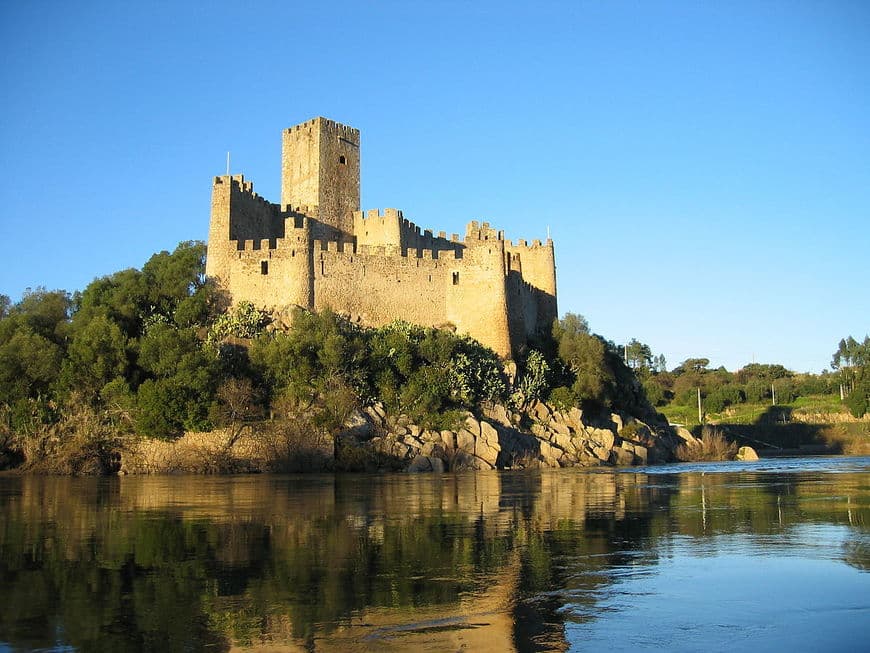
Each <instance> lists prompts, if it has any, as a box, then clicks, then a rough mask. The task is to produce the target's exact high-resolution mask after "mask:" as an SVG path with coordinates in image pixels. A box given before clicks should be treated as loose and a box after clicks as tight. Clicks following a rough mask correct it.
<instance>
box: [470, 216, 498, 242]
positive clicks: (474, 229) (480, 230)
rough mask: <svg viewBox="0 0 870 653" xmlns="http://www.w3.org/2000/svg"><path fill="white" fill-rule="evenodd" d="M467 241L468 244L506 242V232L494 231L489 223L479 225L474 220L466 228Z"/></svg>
mask: <svg viewBox="0 0 870 653" xmlns="http://www.w3.org/2000/svg"><path fill="white" fill-rule="evenodd" d="M465 240H466V242H469V241H472V242H473V241H482V240H487V241H488V240H504V231H500V230H497V229H493V228H492V227H490V226H489V223H488V222H484V223H482V224H479V223H478V222H477V220H472V221H471V222H469V223H468V225H467V226H466V227H465Z"/></svg>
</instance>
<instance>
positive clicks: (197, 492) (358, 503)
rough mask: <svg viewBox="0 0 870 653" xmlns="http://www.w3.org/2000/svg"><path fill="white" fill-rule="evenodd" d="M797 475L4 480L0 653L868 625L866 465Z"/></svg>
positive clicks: (481, 645) (505, 640)
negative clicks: (775, 623) (797, 618)
mask: <svg viewBox="0 0 870 653" xmlns="http://www.w3.org/2000/svg"><path fill="white" fill-rule="evenodd" d="M841 460H842V459H841ZM791 465H792V463H788V464H787V465H786V467H783V468H773V469H771V468H762V467H761V466H756V467H754V468H753V467H742V468H734V467H731V468H730V469H732V470H733V469H739V471H725V472H723V471H721V470H722V469H727V468H717V467H708V468H703V469H694V471H691V469H692V468H689V469H690V471H688V472H686V471H683V469H686V468H685V467H683V468H675V469H671V470H669V469H668V468H659V469H655V470H649V472H650V473H646V472H588V471H586V472H584V471H568V470H562V471H558V470H557V471H543V472H537V473H496V472H491V473H488V472H484V473H474V474H462V475H444V476H440V477H439V476H435V477H433V476H426V475H417V476H412V475H396V476H356V475H355V476H316V477H312V476H304V477H292V476H245V477H216V478H202V477H156V478H147V477H145V478H138V477H127V478H120V479H118V478H112V479H67V478H40V477H23V478H22V477H4V478H0V515H2V523H0V584H2V588H3V594H4V602H3V605H2V607H0V649H2V648H4V647H6V648H14V649H18V648H20V649H34V648H52V647H57V648H62V647H63V646H65V645H68V646H72V647H74V648H76V649H82V650H107V651H124V650H158V649H159V650H200V649H204V648H207V649H208V650H217V651H229V650H257V649H260V650H282V651H296V650H299V651H303V650H304V651H315V650H316V651H348V650H350V651H352V650H371V649H373V648H377V649H379V650H382V651H400V650H401V651H404V650H431V651H443V650H459V649H460V648H464V649H465V650H473V651H476V650H499V651H511V650H515V651H562V650H569V649H572V650H573V649H576V648H579V647H580V646H581V644H582V645H583V646H584V647H585V646H586V645H587V644H589V643H591V642H595V641H600V642H602V643H605V642H606V643H607V646H608V647H609V648H610V649H613V648H620V647H622V648H626V649H627V648H633V649H637V648H651V649H652V648H662V647H664V648H672V649H673V648H675V647H676V644H677V643H678V642H685V636H686V634H687V633H688V634H691V636H692V637H693V638H694V639H693V640H690V642H694V644H697V645H700V643H702V642H703V644H704V646H705V647H712V648H719V647H723V646H724V644H726V643H729V642H730V643H731V644H733V642H734V633H733V632H731V631H730V630H729V629H730V628H731V627H732V626H733V625H734V624H739V623H741V622H742V623H745V620H746V619H747V616H746V615H752V616H753V617H755V616H759V615H760V618H762V619H763V618H764V615H765V611H767V612H770V610H771V609H773V608H772V606H766V605H765V604H766V603H769V602H771V601H778V602H779V604H780V605H781V604H783V603H784V602H785V603H787V601H785V598H788V597H790V596H792V595H793V594H794V593H795V592H797V593H798V594H799V595H800V599H801V601H802V603H801V606H802V607H801V610H800V611H795V612H796V613H798V612H799V613H800V614H804V613H805V612H806V610H815V609H818V610H819V611H820V612H825V611H828V610H829V609H833V608H834V607H836V606H832V605H830V602H831V601H833V600H834V599H832V598H831V597H836V600H837V601H841V602H843V601H845V603H844V604H843V605H840V608H842V609H843V610H850V611H852V612H850V613H849V614H850V615H851V619H852V621H851V623H853V624H854V623H859V624H860V623H861V619H863V621H864V622H865V623H866V618H867V616H870V613H868V601H867V600H866V599H855V600H854V601H852V600H851V599H850V598H849V597H851V596H853V595H855V596H870V591H868V590H870V584H868V576H867V574H866V573H865V572H866V570H867V569H868V567H870V547H868V542H870V539H868V529H867V523H868V510H870V499H868V494H870V492H868V480H870V473H868V470H870V461H868V460H867V459H861V460H858V461H857V462H856V461H855V459H853V460H852V461H850V462H849V465H851V466H850V467H843V464H842V463H838V462H837V461H830V462H828V463H825V464H824V465H822V466H821V467H820V466H819V463H818V462H815V463H812V464H809V463H808V464H807V465H806V466H805V467H803V468H801V467H800V466H798V467H797V468H795V467H792V466H791ZM813 465H815V467H814V466H813ZM856 465H857V466H856ZM774 560H779V561H782V560H787V561H789V564H790V565H791V566H786V567H782V565H781V564H780V566H779V567H777V566H775V565H772V563H771V561H774ZM820 565H821V567H820ZM756 567H757V568H756ZM777 569H779V572H777V571H776V570H777ZM820 569H823V570H824V572H823V573H822V572H820ZM783 570H785V571H783ZM832 570H833V571H832ZM819 573H822V577H823V580H824V581H825V582H821V581H819V580H818V579H817V574H819ZM747 574H749V575H747ZM752 574H758V575H756V576H755V580H754V581H751V580H750V579H751V578H752ZM834 577H836V578H838V579H839V580H838V584H837V585H836V587H827V585H825V583H828V581H830V579H831V578H834ZM735 578H739V579H741V581H742V582H743V583H745V584H744V585H739V584H737V585H735V582H733V581H734V579H735ZM805 579H815V580H814V581H813V582H815V583H816V588H817V589H819V588H821V589H822V590H825V591H828V590H829V593H828V594H825V593H824V591H822V592H821V594H818V593H816V596H815V597H814V596H813V592H812V591H811V590H812V588H809V587H807V586H806V583H805ZM762 580H763V581H764V582H760V581H762ZM774 581H775V583H774V585H771V583H772V582H774ZM828 584H830V583H828ZM826 588H827V589H826ZM747 590H749V591H747ZM856 593H857V594H856ZM722 596H726V597H731V598H730V599H729V600H730V601H733V603H731V604H726V605H724V607H723V605H722V604H721V601H719V600H718V599H717V597H722ZM819 596H822V597H823V599H824V601H827V602H828V604H825V605H815V604H814V603H813V601H814V600H815V601H817V600H818V597H819ZM850 601H851V602H850ZM838 605H839V604H838ZM844 606H845V607H844ZM714 607H715V609H713V608H714ZM856 615H859V616H860V618H858V621H857V622H855V619H856ZM779 616H780V617H781V616H782V615H779ZM828 619H829V622H830V621H831V617H830V614H829V615H828ZM741 620H742V621H741ZM805 621H806V620H805ZM834 622H835V623H839V622H837V621H836V619H834ZM627 624H629V625H630V627H629V626H627ZM768 626H769V624H768ZM795 627H797V628H798V629H799V628H800V626H799V624H798V625H797V626H791V625H790V626H789V628H790V631H793V630H794V628H795ZM853 627H854V626H853ZM626 628H628V630H626ZM846 630H847V631H848V626H846ZM629 632H630V633H631V634H632V635H631V636H630V637H627V636H626V635H627V633H629ZM746 632H747V633H748V634H751V635H752V637H756V638H757V637H760V636H762V635H763V633H762V635H759V633H756V632H754V631H752V630H751V629H749V630H747V631H746ZM763 632H768V633H769V632H774V633H776V629H774V630H773V631H770V628H768V630H767V631H763ZM815 632H816V634H817V635H818V632H819V629H818V628H816V629H815ZM821 632H824V630H822V631H821ZM847 635H848V632H844V631H843V630H842V627H841V630H840V632H839V633H837V637H838V638H839V639H837V640H836V641H838V642H848V639H843V638H844V637H846V636H847ZM717 637H718V639H717ZM711 638H712V639H711ZM755 641H756V642H757V641H759V640H757V639H756V640H755ZM2 642H6V644H2ZM620 643H622V645H621V644H620ZM747 643H748V641H747ZM822 643H823V644H824V643H827V644H830V643H831V641H830V640H822ZM688 648H689V649H697V648H698V646H693V645H689V646H688ZM829 648H830V647H829Z"/></svg>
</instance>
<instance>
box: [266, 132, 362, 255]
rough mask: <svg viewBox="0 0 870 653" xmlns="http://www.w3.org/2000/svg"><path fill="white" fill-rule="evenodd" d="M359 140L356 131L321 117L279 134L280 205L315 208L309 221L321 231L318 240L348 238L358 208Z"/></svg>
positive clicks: (351, 231) (351, 233)
mask: <svg viewBox="0 0 870 653" xmlns="http://www.w3.org/2000/svg"><path fill="white" fill-rule="evenodd" d="M359 140H360V139H359V130H358V129H354V128H353V127H348V126H347V125H342V124H341V123H337V122H335V121H333V120H327V119H326V118H320V117H318V118H314V119H312V120H308V121H307V122H303V123H302V124H301V125H296V126H295V127H290V128H289V129H285V130H284V132H283V135H282V142H281V206H282V207H286V206H287V205H288V204H289V205H292V206H299V205H307V206H309V207H317V215H314V216H311V217H313V218H316V219H317V220H318V221H319V222H320V224H321V225H323V227H324V229H323V230H322V231H323V233H319V234H316V235H317V237H319V238H329V237H331V236H338V235H339V234H340V235H343V236H345V237H350V236H352V235H353V212H354V211H359V208H360V190H359V188H360V184H359V179H360V172H359V170H360V151H359ZM330 228H331V229H332V230H334V232H332V233H330ZM335 232H337V233H335ZM339 239H340V238H339Z"/></svg>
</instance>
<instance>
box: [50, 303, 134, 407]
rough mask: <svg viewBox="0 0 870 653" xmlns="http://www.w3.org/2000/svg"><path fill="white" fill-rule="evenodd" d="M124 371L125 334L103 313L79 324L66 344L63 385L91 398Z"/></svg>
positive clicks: (125, 361)
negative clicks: (67, 345)
mask: <svg viewBox="0 0 870 653" xmlns="http://www.w3.org/2000/svg"><path fill="white" fill-rule="evenodd" d="M126 371H127V338H126V337H125V336H124V334H123V333H122V332H121V328H120V327H119V326H118V324H117V323H116V322H114V321H113V320H112V319H110V318H109V317H108V316H106V315H105V314H102V315H97V316H96V317H94V318H93V319H92V320H90V321H89V322H87V324H84V325H82V326H80V328H79V329H78V330H77V331H76V332H75V334H74V335H73V338H72V340H71V341H70V344H69V350H68V353H67V360H66V362H65V364H64V379H65V381H64V385H65V386H66V387H67V389H68V390H78V391H80V392H82V393H83V394H84V396H85V398H87V399H93V398H94V397H95V395H96V394H97V393H98V392H99V391H100V389H101V388H102V387H103V386H104V385H106V384H107V383H108V382H109V381H112V380H113V379H116V378H119V377H124V376H125V374H126Z"/></svg>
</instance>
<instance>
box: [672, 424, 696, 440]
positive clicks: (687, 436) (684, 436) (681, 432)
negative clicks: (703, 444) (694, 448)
mask: <svg viewBox="0 0 870 653" xmlns="http://www.w3.org/2000/svg"><path fill="white" fill-rule="evenodd" d="M674 433H676V434H677V437H678V438H679V439H680V440H682V441H683V442H684V443H686V444H698V439H697V438H696V437H695V436H694V435H692V433H691V432H690V431H689V430H688V429H687V428H684V427H682V426H675V427H674Z"/></svg>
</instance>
